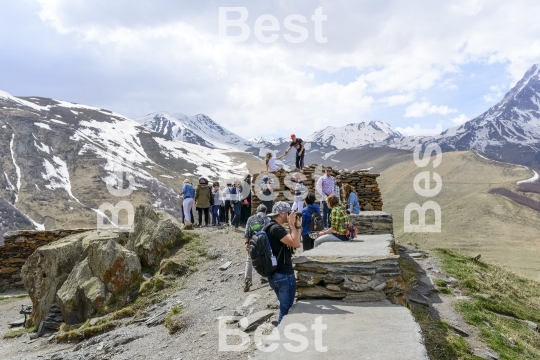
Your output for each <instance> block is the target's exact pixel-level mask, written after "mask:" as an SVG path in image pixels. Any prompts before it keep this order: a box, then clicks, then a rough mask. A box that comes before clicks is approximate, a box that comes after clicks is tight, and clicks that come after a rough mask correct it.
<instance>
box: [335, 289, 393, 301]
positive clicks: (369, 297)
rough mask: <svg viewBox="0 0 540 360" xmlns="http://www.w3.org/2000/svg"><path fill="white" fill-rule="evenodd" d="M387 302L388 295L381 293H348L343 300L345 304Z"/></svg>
mask: <svg viewBox="0 0 540 360" xmlns="http://www.w3.org/2000/svg"><path fill="white" fill-rule="evenodd" d="M382 300H386V294H385V293H383V292H381V291H364V292H359V293H348V294H347V296H346V297H344V298H343V301H345V302H375V301H382Z"/></svg>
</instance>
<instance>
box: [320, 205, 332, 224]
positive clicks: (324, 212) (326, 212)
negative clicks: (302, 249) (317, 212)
mask: <svg viewBox="0 0 540 360" xmlns="http://www.w3.org/2000/svg"><path fill="white" fill-rule="evenodd" d="M321 203H322V218H323V223H324V228H325V229H328V228H329V227H330V219H329V218H330V208H329V207H328V204H327V203H326V201H324V200H323V201H321Z"/></svg>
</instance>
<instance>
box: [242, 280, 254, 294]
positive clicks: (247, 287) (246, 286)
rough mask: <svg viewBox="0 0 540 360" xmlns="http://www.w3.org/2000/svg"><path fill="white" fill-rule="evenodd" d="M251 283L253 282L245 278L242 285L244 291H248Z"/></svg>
mask: <svg viewBox="0 0 540 360" xmlns="http://www.w3.org/2000/svg"><path fill="white" fill-rule="evenodd" d="M251 285H253V283H252V282H251V280H246V283H245V285H244V292H248V291H249V288H250V287H251Z"/></svg>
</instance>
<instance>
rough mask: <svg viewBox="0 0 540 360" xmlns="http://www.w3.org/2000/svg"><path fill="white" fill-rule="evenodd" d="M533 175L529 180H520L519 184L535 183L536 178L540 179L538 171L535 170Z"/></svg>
mask: <svg viewBox="0 0 540 360" xmlns="http://www.w3.org/2000/svg"><path fill="white" fill-rule="evenodd" d="M533 173H534V175H533V177H532V178H530V179H527V180H521V181H518V182H517V183H518V184H524V183H533V182H535V181H536V180H538V173H537V172H536V171H534V170H533Z"/></svg>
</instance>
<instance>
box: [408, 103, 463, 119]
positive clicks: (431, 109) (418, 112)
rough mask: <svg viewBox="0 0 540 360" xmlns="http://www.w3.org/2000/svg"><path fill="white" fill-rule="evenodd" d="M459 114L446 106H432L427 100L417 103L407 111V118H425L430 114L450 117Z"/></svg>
mask: <svg viewBox="0 0 540 360" xmlns="http://www.w3.org/2000/svg"><path fill="white" fill-rule="evenodd" d="M455 112H457V110H456V109H451V108H449V107H448V106H446V105H432V104H431V103H430V102H429V101H427V100H422V101H420V102H415V103H413V104H411V105H409V106H408V107H407V108H406V109H405V117H424V116H426V115H430V114H440V115H448V114H451V113H455Z"/></svg>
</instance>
